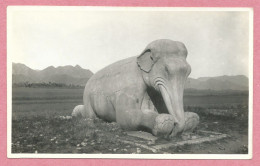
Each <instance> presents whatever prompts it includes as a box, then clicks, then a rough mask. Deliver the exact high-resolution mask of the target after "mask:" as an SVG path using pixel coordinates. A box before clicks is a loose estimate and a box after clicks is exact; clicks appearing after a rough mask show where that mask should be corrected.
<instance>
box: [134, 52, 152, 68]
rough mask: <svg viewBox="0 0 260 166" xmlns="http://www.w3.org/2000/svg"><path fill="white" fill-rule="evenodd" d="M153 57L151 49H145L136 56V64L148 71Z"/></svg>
mask: <svg viewBox="0 0 260 166" xmlns="http://www.w3.org/2000/svg"><path fill="white" fill-rule="evenodd" d="M154 63H155V62H154V59H153V55H152V51H151V50H150V49H147V50H145V51H144V52H143V53H142V54H141V55H139V56H138V57H137V64H138V66H139V67H140V69H141V70H143V71H145V72H147V73H149V72H150V71H151V69H152V67H153V65H154Z"/></svg>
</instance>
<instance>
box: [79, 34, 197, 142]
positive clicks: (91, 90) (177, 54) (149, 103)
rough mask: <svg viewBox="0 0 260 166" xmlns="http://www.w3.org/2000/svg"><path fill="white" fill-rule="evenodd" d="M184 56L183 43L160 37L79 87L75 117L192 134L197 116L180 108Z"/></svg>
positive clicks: (185, 70)
mask: <svg viewBox="0 0 260 166" xmlns="http://www.w3.org/2000/svg"><path fill="white" fill-rule="evenodd" d="M187 54H188V53H187V49H186V47H185V45H184V44H183V43H181V42H178V41H172V40H168V39H160V40H155V41H153V42H151V43H150V44H149V45H148V46H147V47H146V48H145V49H144V51H143V52H142V53H141V54H140V55H138V56H134V57H130V58H127V59H124V60H121V61H118V62H115V63H113V64H111V65H109V66H107V67H105V68H103V69H102V70H100V71H98V72H97V73H96V74H94V75H93V76H92V77H91V78H90V79H89V81H88V82H87V84H86V86H85V90H84V95H83V101H84V107H80V108H81V110H80V111H81V115H82V116H83V117H85V118H96V117H98V118H101V119H103V120H105V121H109V122H112V121H114V122H117V123H118V124H119V125H120V126H121V127H122V128H123V129H126V130H146V131H149V132H151V133H152V134H154V135H157V136H159V135H166V136H169V137H173V136H176V135H177V134H178V133H182V132H184V131H187V132H188V131H192V130H193V129H194V128H195V127H196V126H197V125H198V123H199V116H198V115H197V114H195V113H192V112H184V109H183V91H184V85H185V81H186V79H187V77H188V75H189V74H190V72H191V67H190V65H189V64H188V63H187V61H186V57H187Z"/></svg>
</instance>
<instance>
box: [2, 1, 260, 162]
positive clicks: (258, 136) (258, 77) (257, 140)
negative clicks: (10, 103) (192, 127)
mask: <svg viewBox="0 0 260 166" xmlns="http://www.w3.org/2000/svg"><path fill="white" fill-rule="evenodd" d="M259 2H260V1H258V0H211V1H209V0H150V1H145V0H139V1H138V0H96V1H94V0H84V1H83V0H76V1H75V0H55V1H54V0H1V1H0V21H1V23H0V28H1V30H0V43H1V44H0V78H1V79H0V89H1V90H0V165H10V166H11V165H15V166H16V165H38V166H43V165H44V166H45V165H64V166H67V165H77V166H83V165H125V166H126V165H142V166H145V165H149V166H158V165H163V166H169V165H171V166H172V165H174V166H178V165H183V166H190V165H200V166H204V165H205V166H206V165H222V166H225V165H229V166H242V165H260V159H259V153H260V146H259V144H260V130H259V128H260V121H259V120H258V119H259V118H260V112H259V107H260V106H259V105H258V103H260V99H258V97H260V94H259V91H260V88H259V86H260V84H259V81H260V73H259V72H258V71H260V68H259V64H260V61H259V60H260V57H259V56H258V54H259V53H260V51H259V50H260V36H259V35H260V30H259V29H260V19H259V17H260V3H259ZM9 5H47V6H69V5H72V6H132V7H135V6H139V7H251V8H253V9H254V78H253V79H254V84H253V87H254V94H253V103H254V105H253V122H254V123H253V159H251V160H140V159H138V160H133V159H132V160H129V159H128V160H127V159H8V158H7V145H6V144H7V100H6V95H7V88H6V87H7V84H6V8H7V6H9Z"/></svg>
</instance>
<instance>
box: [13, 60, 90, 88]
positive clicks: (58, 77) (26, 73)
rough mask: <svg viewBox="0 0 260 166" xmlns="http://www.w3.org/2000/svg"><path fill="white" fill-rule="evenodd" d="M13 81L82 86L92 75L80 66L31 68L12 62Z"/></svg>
mask: <svg viewBox="0 0 260 166" xmlns="http://www.w3.org/2000/svg"><path fill="white" fill-rule="evenodd" d="M12 68H13V71H12V76H13V78H12V80H13V83H24V82H28V83H42V82H45V83H48V82H52V83H62V84H67V85H70V84H73V85H81V86H84V85H85V84H86V82H87V81H88V80H89V78H90V77H91V76H92V75H93V73H92V72H91V71H90V70H87V69H83V68H81V67H80V66H78V65H77V66H74V67H73V66H59V67H57V68H55V67H53V66H50V67H47V68H45V69H43V70H33V69H31V68H29V67H27V66H26V65H24V64H21V63H13V66H12Z"/></svg>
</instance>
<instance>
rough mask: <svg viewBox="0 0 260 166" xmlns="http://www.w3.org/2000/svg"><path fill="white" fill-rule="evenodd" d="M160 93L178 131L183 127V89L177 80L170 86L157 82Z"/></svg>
mask: <svg viewBox="0 0 260 166" xmlns="http://www.w3.org/2000/svg"><path fill="white" fill-rule="evenodd" d="M157 85H158V87H159V90H160V92H161V94H162V97H163V100H164V103H165V105H166V107H167V110H168V112H169V114H171V115H173V117H174V121H175V124H176V127H177V130H178V132H180V131H182V130H183V128H184V124H185V120H184V109H183V89H184V87H183V86H182V84H180V83H179V82H178V83H177V82H175V83H174V84H173V85H172V86H171V87H168V86H165V84H157Z"/></svg>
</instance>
